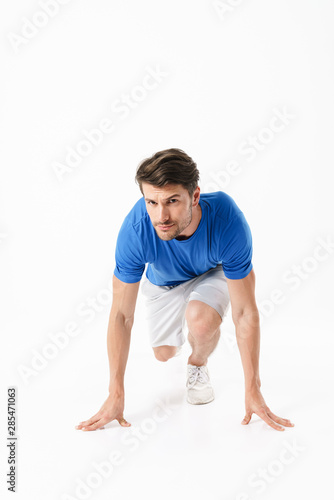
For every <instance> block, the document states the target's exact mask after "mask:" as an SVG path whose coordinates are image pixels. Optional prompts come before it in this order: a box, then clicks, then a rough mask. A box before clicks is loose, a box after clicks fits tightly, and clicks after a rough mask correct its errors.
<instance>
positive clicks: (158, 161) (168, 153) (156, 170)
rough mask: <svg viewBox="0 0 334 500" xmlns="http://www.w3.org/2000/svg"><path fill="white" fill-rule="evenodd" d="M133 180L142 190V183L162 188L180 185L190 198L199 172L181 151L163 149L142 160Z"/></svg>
mask: <svg viewBox="0 0 334 500" xmlns="http://www.w3.org/2000/svg"><path fill="white" fill-rule="evenodd" d="M135 180H136V182H137V184H139V187H140V191H141V192H142V194H144V193H143V190H142V182H148V183H149V184H152V185H153V186H158V187H163V186H166V184H181V185H182V186H183V187H184V188H185V189H187V191H188V193H189V194H190V196H192V195H193V193H194V191H195V189H196V187H197V186H198V180H199V171H198V169H197V165H196V163H195V162H194V161H193V160H192V159H191V158H190V156H188V155H187V154H186V153H185V152H184V151H182V149H176V148H172V149H165V150H163V151H158V152H157V153H155V154H154V155H152V156H151V157H150V158H146V159H145V160H143V161H142V162H141V163H140V164H139V166H138V168H137V172H136V177H135Z"/></svg>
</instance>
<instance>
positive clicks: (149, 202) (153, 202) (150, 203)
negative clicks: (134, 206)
mask: <svg viewBox="0 0 334 500" xmlns="http://www.w3.org/2000/svg"><path fill="white" fill-rule="evenodd" d="M147 203H148V205H156V202H155V201H152V200H149V201H148V202H147Z"/></svg>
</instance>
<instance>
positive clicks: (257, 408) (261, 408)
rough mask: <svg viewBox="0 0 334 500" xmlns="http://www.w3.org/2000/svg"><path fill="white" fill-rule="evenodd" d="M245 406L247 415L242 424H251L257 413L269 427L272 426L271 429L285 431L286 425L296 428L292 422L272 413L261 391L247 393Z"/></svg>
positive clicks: (255, 390)
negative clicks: (253, 416)
mask: <svg viewBox="0 0 334 500" xmlns="http://www.w3.org/2000/svg"><path fill="white" fill-rule="evenodd" d="M245 405H246V415H245V418H244V419H243V421H242V422H241V423H242V424H243V425H247V424H248V423H249V422H250V420H251V418H252V415H253V413H255V414H256V415H258V416H259V417H260V418H262V420H264V421H265V422H266V423H267V424H268V425H270V427H272V428H273V429H276V430H277V431H285V429H284V427H282V425H284V426H285V427H293V426H294V424H292V423H291V422H290V420H288V419H286V418H281V417H278V416H277V415H275V414H274V413H273V412H272V411H270V409H269V408H268V406H267V405H266V402H265V400H264V399H263V396H262V394H261V392H260V390H259V389H252V390H249V391H246V398H245ZM279 424H281V425H279Z"/></svg>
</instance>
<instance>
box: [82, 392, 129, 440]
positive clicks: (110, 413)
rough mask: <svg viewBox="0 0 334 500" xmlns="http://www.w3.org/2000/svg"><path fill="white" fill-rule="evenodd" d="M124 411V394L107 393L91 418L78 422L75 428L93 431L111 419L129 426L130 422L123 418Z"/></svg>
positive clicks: (123, 425)
mask: <svg viewBox="0 0 334 500" xmlns="http://www.w3.org/2000/svg"><path fill="white" fill-rule="evenodd" d="M123 412H124V395H114V394H112V393H110V394H109V396H108V398H107V399H106V401H105V402H104V403H103V405H102V406H101V409H100V411H98V412H97V413H96V414H95V415H94V416H93V417H92V418H90V419H89V420H85V421H84V422H80V424H79V425H77V426H76V427H75V428H76V429H78V430H82V431H95V430H96V429H100V428H102V427H104V425H105V424H107V423H108V422H111V421H112V420H115V419H116V420H118V423H119V424H120V425H121V426H122V427H130V426H131V424H130V423H129V422H127V421H126V420H125V418H123Z"/></svg>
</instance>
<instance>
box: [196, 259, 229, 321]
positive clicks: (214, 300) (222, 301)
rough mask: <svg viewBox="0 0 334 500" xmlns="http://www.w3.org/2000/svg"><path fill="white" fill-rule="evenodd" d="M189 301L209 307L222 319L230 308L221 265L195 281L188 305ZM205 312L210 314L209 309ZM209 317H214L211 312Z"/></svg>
mask: <svg viewBox="0 0 334 500" xmlns="http://www.w3.org/2000/svg"><path fill="white" fill-rule="evenodd" d="M191 301H199V302H202V303H204V304H206V305H208V306H210V308H212V309H214V310H215V311H216V312H217V313H218V314H219V316H220V318H221V320H223V319H224V317H225V316H226V314H227V312H228V310H229V308H230V296H229V292H228V286H227V281H226V277H225V274H224V271H223V268H222V266H221V265H218V266H217V267H216V268H214V269H211V270H210V271H208V272H206V273H204V274H202V275H201V276H200V277H199V278H198V279H197V280H196V281H195V283H194V285H193V286H192V288H191V291H190V294H189V305H190V304H191ZM204 309H205V308H204ZM205 310H206V311H207V314H210V309H205ZM211 315H213V316H214V314H213V313H212V311H211Z"/></svg>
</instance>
